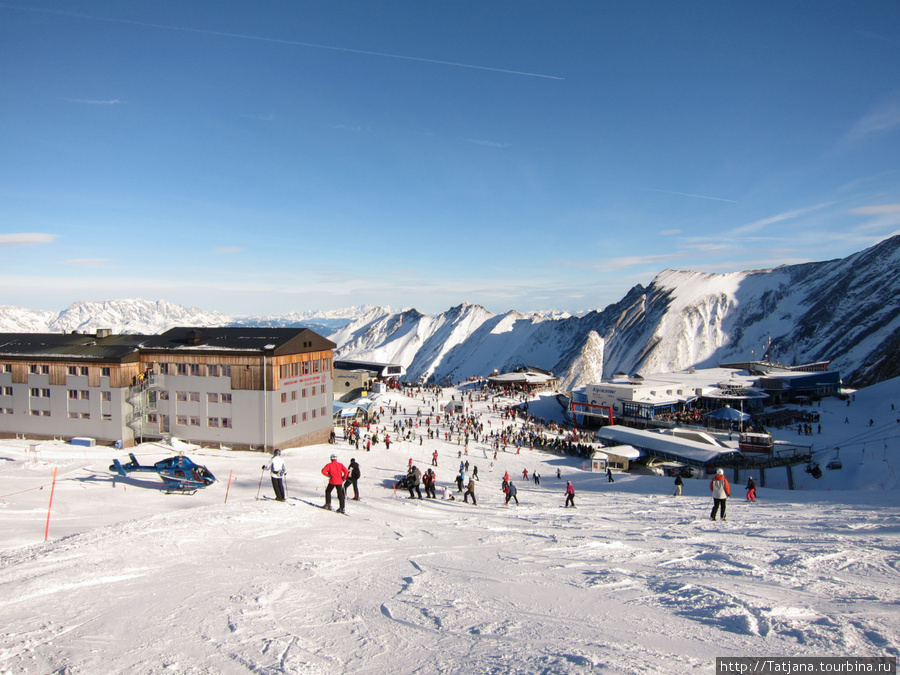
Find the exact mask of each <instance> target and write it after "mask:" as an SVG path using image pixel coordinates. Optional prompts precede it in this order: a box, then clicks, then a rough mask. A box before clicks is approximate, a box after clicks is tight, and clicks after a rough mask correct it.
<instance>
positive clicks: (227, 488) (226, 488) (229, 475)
mask: <svg viewBox="0 0 900 675" xmlns="http://www.w3.org/2000/svg"><path fill="white" fill-rule="evenodd" d="M232 474H234V469H232V470H231V471H229V472H228V485H227V486H226V487H225V503H226V504H227V503H228V491H229V490H230V489H231V476H232Z"/></svg>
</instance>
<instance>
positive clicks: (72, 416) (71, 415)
mask: <svg viewBox="0 0 900 675" xmlns="http://www.w3.org/2000/svg"><path fill="white" fill-rule="evenodd" d="M69 419H70V420H77V419H78V413H77V412H71V411H70V412H69Z"/></svg>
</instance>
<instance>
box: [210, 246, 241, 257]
mask: <svg viewBox="0 0 900 675" xmlns="http://www.w3.org/2000/svg"><path fill="white" fill-rule="evenodd" d="M245 250H246V249H245V248H244V247H243V246H219V247H217V248H214V249H213V252H214V253H221V254H224V255H231V254H233V253H243V252H244V251H245Z"/></svg>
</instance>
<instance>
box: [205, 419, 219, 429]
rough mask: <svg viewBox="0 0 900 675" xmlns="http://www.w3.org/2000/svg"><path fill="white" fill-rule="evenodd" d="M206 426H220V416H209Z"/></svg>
mask: <svg viewBox="0 0 900 675" xmlns="http://www.w3.org/2000/svg"><path fill="white" fill-rule="evenodd" d="M206 426H208V427H217V426H219V418H218V417H207V418H206Z"/></svg>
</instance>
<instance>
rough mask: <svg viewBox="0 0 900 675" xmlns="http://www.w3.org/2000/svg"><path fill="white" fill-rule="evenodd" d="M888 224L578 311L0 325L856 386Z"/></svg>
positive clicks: (888, 356) (158, 307) (899, 288)
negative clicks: (860, 241) (727, 365)
mask: <svg viewBox="0 0 900 675" xmlns="http://www.w3.org/2000/svg"><path fill="white" fill-rule="evenodd" d="M897 297H900V235H897V236H894V237H891V238H889V239H885V240H883V241H882V242H880V243H878V244H876V245H875V246H872V247H870V248H868V249H865V250H863V251H860V252H858V253H854V254H852V255H850V256H847V257H846V258H840V259H835V260H829V261H824V262H811V263H802V264H798V265H782V266H779V267H774V268H769V269H758V270H751V271H745V272H729V273H724V274H717V273H711V272H695V271H690V270H676V269H666V270H663V271H661V272H660V273H659V274H657V276H656V277H655V278H654V279H653V281H652V282H651V283H650V284H649V285H647V286H646V287H645V286H642V285H640V284H637V285H635V286H634V287H632V288H631V289H630V290H629V291H628V292H627V293H626V294H625V295H624V296H623V297H622V299H621V300H619V301H618V302H615V303H612V304H610V305H608V306H607V307H605V308H603V309H601V310H593V311H589V312H587V313H585V314H583V315H578V316H575V315H570V314H568V313H565V312H555V311H546V312H540V311H539V312H531V313H529V314H525V313H522V312H518V311H515V310H510V311H507V312H504V313H500V314H494V313H493V312H490V311H488V310H487V309H485V308H484V307H482V306H481V305H477V304H471V303H465V302H464V303H461V304H459V305H457V306H455V307H451V308H450V309H449V310H447V311H445V312H442V313H440V314H435V315H427V314H423V313H421V312H419V311H418V310H416V309H414V308H407V309H402V310H396V311H395V310H392V309H391V308H389V307H373V306H355V307H349V308H343V309H339V310H330V311H306V312H290V313H286V314H281V315H271V316H267V317H256V316H229V315H226V314H222V313H219V312H210V311H205V310H202V309H198V308H185V307H182V306H180V305H175V304H173V303H169V302H166V301H165V300H159V301H155V302H154V301H146V300H142V299H137V300H106V301H102V302H96V303H89V302H76V303H73V304H72V305H71V306H70V307H69V308H68V309H66V310H64V311H62V312H59V313H57V314H54V313H53V312H47V311H43V310H27V309H23V308H15V307H10V306H0V330H2V331H5V332H44V331H46V332H59V331H64V332H71V331H73V330H76V331H82V332H93V331H96V330H97V329H98V328H110V329H112V330H113V331H114V332H131V333H151V334H152V333H159V332H163V331H164V330H167V329H168V328H171V327H172V326H175V325H236V326H285V327H290V326H300V325H302V326H306V327H308V328H310V329H312V330H315V331H316V332H319V333H321V334H322V335H325V336H327V337H328V338H329V339H331V340H332V341H334V342H335V343H336V344H337V345H338V348H337V350H336V357H337V358H343V359H362V360H374V361H388V362H393V363H401V364H402V365H403V366H404V367H405V368H406V370H407V379H409V380H411V381H420V382H452V381H457V380H461V379H464V378H466V377H470V376H475V375H486V374H489V373H490V372H492V371H494V370H495V369H496V370H499V371H507V370H512V369H514V368H516V367H519V366H525V365H530V366H536V367H540V368H543V369H546V370H551V371H553V372H554V373H556V374H557V376H558V377H559V378H560V380H561V383H562V385H563V386H564V387H565V388H571V387H574V386H578V385H581V384H585V383H587V382H588V381H596V379H597V377H598V374H599V375H602V377H604V378H609V377H610V376H611V375H612V374H613V373H615V372H620V371H623V372H628V373H638V372H644V373H648V374H649V373H665V372H675V371H679V370H684V369H687V368H690V367H698V368H705V367H712V366H717V365H719V364H720V363H724V362H741V361H750V360H764V359H767V360H771V361H774V362H781V363H784V364H787V365H796V364H800V363H807V362H817V361H833V364H834V366H833V367H835V368H838V369H840V371H841V373H842V376H843V378H844V381H845V383H846V384H847V385H849V386H853V387H862V386H868V385H870V384H874V383H876V382H879V381H882V380H885V379H889V378H891V377H896V376H898V375H900V356H898V352H900V303H898V302H897V300H896V299H895V298H897Z"/></svg>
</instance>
